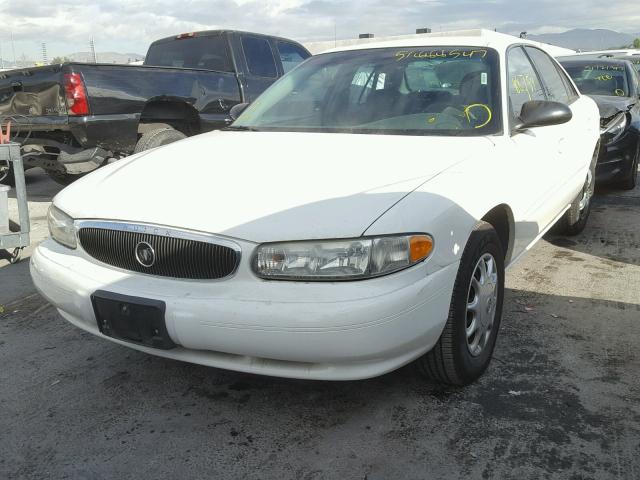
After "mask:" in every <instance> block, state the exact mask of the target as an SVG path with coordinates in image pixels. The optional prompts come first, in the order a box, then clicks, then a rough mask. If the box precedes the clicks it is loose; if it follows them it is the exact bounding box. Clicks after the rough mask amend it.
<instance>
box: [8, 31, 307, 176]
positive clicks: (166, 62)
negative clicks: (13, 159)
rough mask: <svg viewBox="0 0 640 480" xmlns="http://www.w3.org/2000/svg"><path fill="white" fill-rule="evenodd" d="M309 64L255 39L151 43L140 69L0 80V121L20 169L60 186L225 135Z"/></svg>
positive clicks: (71, 66) (185, 37)
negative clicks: (200, 138) (12, 135)
mask: <svg viewBox="0 0 640 480" xmlns="http://www.w3.org/2000/svg"><path fill="white" fill-rule="evenodd" d="M310 56H311V54H310V53H309V52H308V51H307V50H306V49H305V48H304V47H303V46H302V45H300V44H299V43H296V42H294V41H291V40H288V39H285V38H278V37H272V36H266V35H260V34H256V33H248V32H239V31H231V30H214V31H203V32H194V33H187V34H181V35H177V36H173V37H169V38H164V39H161V40H157V41H155V42H153V43H152V44H151V46H150V47H149V50H148V52H147V55H146V59H145V62H144V65H116V64H88V63H73V62H72V63H63V64H59V65H49V66H43V67H34V68H25V69H19V70H12V71H8V72H3V73H0V120H1V121H3V122H4V123H6V122H7V121H8V120H12V122H13V124H14V128H13V130H14V131H17V132H19V133H18V137H17V138H16V140H17V141H19V142H20V143H21V144H22V154H23V158H24V164H25V168H32V167H41V168H43V169H44V170H45V171H46V172H47V173H48V174H49V175H50V176H51V177H52V178H53V179H54V180H56V181H57V182H59V183H62V184H68V183H70V182H72V181H73V180H75V179H76V178H78V177H79V176H82V175H84V174H86V173H88V172H90V171H92V170H95V169H96V168H98V167H100V166H101V165H102V164H104V163H106V162H107V161H108V160H109V159H112V158H116V159H117V158H121V157H125V156H127V155H130V154H132V153H134V152H135V153H137V152H139V151H143V150H147V149H150V148H154V147H158V146H160V145H164V144H167V143H170V142H173V141H176V140H179V139H181V138H184V137H185V136H190V135H196V134H199V133H203V132H206V131H210V130H215V129H220V128H223V127H225V126H227V125H228V124H230V123H231V121H232V120H231V115H230V112H231V108H232V107H234V106H235V105H238V104H243V103H250V102H252V101H253V100H254V99H255V98H256V97H257V96H258V95H260V93H262V92H263V91H264V90H265V89H266V88H267V87H269V86H270V85H271V84H272V83H273V82H275V81H276V80H277V79H278V78H279V77H281V76H282V75H284V74H285V73H287V71H289V70H291V69H292V68H293V67H294V66H296V65H297V64H298V63H300V62H302V61H303V60H305V59H306V58H308V57H310ZM16 124H17V125H16ZM9 178H12V176H11V175H10V176H9Z"/></svg>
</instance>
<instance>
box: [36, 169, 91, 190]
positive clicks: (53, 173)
mask: <svg viewBox="0 0 640 480" xmlns="http://www.w3.org/2000/svg"><path fill="white" fill-rule="evenodd" d="M87 173H91V172H85V173H65V172H61V171H59V170H47V175H49V178H51V179H52V180H53V181H54V182H56V183H57V184H59V185H63V186H65V187H66V186H67V185H71V184H72V183H73V182H75V181H76V180H78V179H79V178H82V177H84V176H85V175H86V174H87Z"/></svg>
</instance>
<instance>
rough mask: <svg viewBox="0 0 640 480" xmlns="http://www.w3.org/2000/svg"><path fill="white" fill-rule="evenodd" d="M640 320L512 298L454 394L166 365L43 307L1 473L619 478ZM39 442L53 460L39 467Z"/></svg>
mask: <svg viewBox="0 0 640 480" xmlns="http://www.w3.org/2000/svg"><path fill="white" fill-rule="evenodd" d="M14 311H17V313H14ZM639 315H640V305H634V304H624V303H619V302H607V301H599V300H593V299H587V298H568V297H562V296H557V295H546V294H540V293H537V292H533V291H523V290H507V292H506V299H505V306H504V319H503V322H502V328H501V333H500V337H499V338H498V343H497V347H496V351H495V354H494V360H493V362H492V364H491V366H490V368H489V369H488V371H487V372H486V373H485V375H484V376H483V377H482V378H481V379H480V380H479V381H478V382H476V383H474V384H473V385H470V386H468V387H465V388H454V387H443V386H439V385H436V384H434V383H432V382H429V381H427V380H425V379H423V378H422V377H420V376H419V375H418V374H417V372H416V371H415V369H414V368H412V366H407V367H404V368H402V369H400V370H398V371H396V372H393V373H390V374H387V375H384V376H382V377H378V378H374V379H370V380H362V381H351V382H320V381H304V380H288V379H281V378H273V377H263V376H258V375H251V374H244V373H236V372H231V371H224V370H218V369H215V368H209V367H203V366H198V365H192V364H187V363H182V362H178V361H173V360H167V359H163V358H159V357H154V356H151V355H146V354H143V353H140V352H137V351H134V350H130V349H128V348H126V347H123V346H120V345H116V344H113V343H111V342H109V341H106V340H104V339H101V338H97V337H94V336H93V335H91V334H89V333H86V332H84V331H81V330H79V329H77V328H75V327H73V326H71V325H70V324H68V323H66V322H65V321H64V320H63V319H62V318H61V317H60V316H59V315H58V314H57V313H56V312H55V310H54V309H53V308H51V307H47V306H46V303H44V301H43V300H42V299H41V298H40V297H38V296H34V297H32V298H31V299H30V300H29V301H23V303H21V304H16V305H11V306H9V308H8V309H7V310H6V311H5V313H4V314H2V315H0V325H1V326H2V332H3V340H2V342H0V346H1V347H0V361H1V362H2V365H4V373H3V376H4V377H5V378H7V379H11V380H10V381H8V382H6V383H5V385H4V387H3V389H2V391H1V392H0V400H1V403H2V404H4V405H7V406H10V407H11V408H7V409H3V411H2V412H1V413H0V423H2V424H3V425H4V434H5V435H7V437H6V438H9V439H10V440H11V441H10V442H7V443H8V445H7V447H8V449H7V451H6V452H5V454H6V457H5V458H7V462H6V463H5V464H4V466H3V465H0V472H1V471H2V470H3V469H7V468H15V470H13V471H10V472H9V473H11V474H17V476H18V477H20V475H19V474H20V473H21V472H24V471H25V470H21V468H22V469H26V468H27V467H29V468H31V470H30V471H32V472H33V471H35V472H36V473H37V472H44V471H45V469H46V471H47V472H48V473H49V474H50V475H51V477H50V478H53V477H56V478H59V477H62V476H64V475H69V476H70V477H71V478H77V477H76V474H77V473H78V472H80V470H78V468H81V467H82V468H83V469H88V470H83V471H88V472H90V473H92V474H95V473H100V475H101V476H93V475H89V476H85V478H110V473H112V474H113V473H115V472H117V468H116V465H115V463H113V462H112V461H111V459H113V458H114V457H116V456H117V458H118V460H117V462H116V463H117V464H118V465H126V466H127V469H128V472H129V473H130V474H131V475H132V477H136V476H137V477H138V478H142V477H145V476H146V478H175V475H177V474H179V473H180V472H181V469H182V468H184V465H185V463H184V462H189V464H190V468H206V469H207V471H208V473H210V474H212V475H213V477H212V478H214V477H218V478H225V477H227V475H229V473H228V469H229V468H232V467H233V466H234V465H235V467H233V468H240V469H241V472H242V473H244V474H249V473H251V472H254V473H256V472H257V471H260V470H255V469H256V468H257V469H260V468H270V470H265V472H266V471H269V472H272V473H273V472H275V471H280V470H282V469H283V470H282V471H281V475H283V477H282V478H293V476H291V477H288V476H287V475H288V474H292V473H293V472H288V473H286V469H287V468H289V467H287V465H290V464H291V462H293V464H294V467H295V468H294V470H295V469H301V470H302V471H307V470H308V469H312V470H313V469H316V470H318V471H319V472H324V474H322V475H318V476H316V477H313V478H339V476H336V475H337V474H339V473H340V471H341V469H347V468H348V467H349V466H350V465H352V464H353V463H354V462H355V463H357V465H359V466H360V468H362V469H363V470H364V471H365V473H367V472H368V475H369V476H368V478H380V479H382V478H401V477H402V478H408V477H403V475H402V472H403V470H402V469H403V468H404V469H406V468H409V469H410V470H412V469H419V468H424V465H425V462H426V464H428V465H430V471H433V472H434V475H435V478H440V477H439V476H438V475H437V474H438V472H440V473H442V474H443V475H444V474H445V473H447V472H448V473H450V475H447V476H446V478H463V477H464V475H465V472H466V474H467V477H466V478H469V476H468V475H469V472H472V473H473V472H475V473H477V475H475V476H474V475H471V478H481V476H482V475H484V476H483V477H482V478H511V477H509V475H510V472H511V471H512V470H511V469H513V468H514V465H518V466H521V465H526V467H527V471H528V472H530V473H532V474H533V473H536V475H534V476H535V477H536V478H542V477H544V476H548V475H549V474H550V473H554V472H555V473H558V472H561V471H566V472H578V473H589V475H593V478H610V477H609V475H612V474H614V473H615V471H616V468H622V469H623V471H633V469H634V468H635V471H638V462H637V456H636V454H635V453H634V452H635V450H634V449H635V448H636V446H637V433H638V432H640V412H638V411H637V405H638V402H639V401H640V398H639V397H638V391H640V390H639V388H640V377H638V376H637V374H636V372H637V371H638V369H639V368H640V356H639V355H638V353H637V348H636V346H637V344H638V342H640V324H639V323H638V322H637V319H638V316H639ZM633 412H635V413H633ZM61 429H62V430H61ZM61 431H64V435H62V434H61V435H54V436H51V435H50V434H49V432H61ZM614 437H615V438H616V442H609V441H605V439H611V438H614ZM25 444H29V445H33V446H34V447H33V448H36V446H37V449H39V450H38V451H47V452H49V453H50V454H51V458H49V457H48V456H45V457H43V458H44V460H43V462H42V464H38V463H37V462H38V460H37V458H38V457H39V455H35V453H37V452H36V450H34V451H33V452H32V453H33V455H31V456H30V455H28V454H27V453H28V452H26V450H25V447H24V445H25ZM516 444H517V445H518V447H517V448H513V447H510V445H516ZM21 446H22V447H21ZM470 452H471V453H473V455H471V454H470ZM530 452H536V454H535V455H531V454H530ZM584 452H589V455H585V454H584ZM425 455H426V457H425ZM613 455H616V458H617V460H616V461H617V462H618V464H617V465H618V466H616V464H612V463H611V462H609V461H608V460H607V459H610V458H612V456H613ZM212 456H213V457H212ZM214 457H215V458H216V463H215V465H212V464H211V458H214ZM140 458H145V459H146V460H148V461H145V462H140ZM168 458H173V459H174V461H171V462H169V461H168ZM329 458H330V459H332V460H331V462H329V463H327V462H326V459H329ZM443 458H456V461H455V462H454V463H453V464H451V463H450V462H442V459H443ZM12 459H13V460H12ZM25 459H30V460H25ZM47 459H48V460H47ZM79 459H85V460H83V462H82V464H81V465H80V464H79ZM27 461H30V462H36V465H29V466H27V465H26V463H25V462H27ZM235 462H240V463H235ZM438 462H439V463H438ZM445 467H446V468H448V469H449V470H448V471H447V470H439V468H442V469H444V468H445ZM243 468H244V469H247V470H242V469H243ZM225 472H227V473H225ZM216 473H217V474H218V475H215V474H216ZM344 473H345V476H342V477H340V478H353V476H352V475H348V474H347V471H346V470H345V472H344ZM236 474H238V472H237V471H236ZM231 476H233V475H231ZM242 476H244V475H242V474H238V476H236V477H235V478H240V477H242ZM570 476H571V475H569V473H567V475H566V476H564V477H562V476H561V477H554V478H569V477H570ZM409 477H410V478H418V477H416V476H409ZM7 478H12V477H11V475H9V477H7ZM34 478H35V477H34ZM111 478H112V477H111ZM300 478H302V477H300ZM358 478H359V477H358ZM443 478H444V477H443ZM531 478H533V477H531ZM575 478H578V477H577V476H576V477H575Z"/></svg>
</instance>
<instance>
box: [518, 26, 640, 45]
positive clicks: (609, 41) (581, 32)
mask: <svg viewBox="0 0 640 480" xmlns="http://www.w3.org/2000/svg"><path fill="white" fill-rule="evenodd" d="M527 38H528V39H530V40H536V41H538V42H544V43H550V44H552V45H557V46H559V47H565V48H571V49H573V50H607V49H612V48H620V47H623V46H627V45H631V44H633V40H634V39H636V38H640V33H638V34H635V35H634V34H629V33H620V32H614V31H613V30H606V29H586V28H576V29H573V30H569V31H566V32H562V33H545V34H541V35H527Z"/></svg>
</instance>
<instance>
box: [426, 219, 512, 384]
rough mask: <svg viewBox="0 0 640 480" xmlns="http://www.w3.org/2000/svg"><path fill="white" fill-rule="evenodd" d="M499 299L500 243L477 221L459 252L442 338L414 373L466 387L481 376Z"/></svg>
mask: <svg viewBox="0 0 640 480" xmlns="http://www.w3.org/2000/svg"><path fill="white" fill-rule="evenodd" d="M503 299H504V253H503V251H502V244H501V243H500V238H499V237H498V234H497V233H496V231H495V229H494V228H493V227H492V226H491V225H490V224H488V223H486V222H480V223H479V224H478V225H477V226H476V228H475V229H474V230H473V232H472V233H471V236H470V237H469V241H468V242H467V246H466V247H465V249H464V252H463V254H462V259H461V260H460V267H459V269H458V274H457V276H456V281H455V284H454V288H453V295H452V297H451V306H450V308H449V317H448V319H447V323H446V325H445V327H444V330H443V332H442V335H441V336H440V339H439V340H438V343H436V345H435V347H434V348H433V349H432V350H431V351H430V352H428V353H427V354H425V355H424V356H423V357H422V358H420V359H418V360H417V362H416V363H417V366H418V369H419V370H420V371H421V372H422V373H423V374H425V375H426V376H428V377H429V378H431V379H433V380H435V381H437V382H440V383H445V384H449V385H468V384H470V383H472V382H473V381H475V380H476V379H477V378H478V377H480V375H482V373H483V372H484V371H485V370H486V368H487V366H488V365H489V363H490V361H491V356H492V354H493V349H494V347H495V343H496V338H497V335H498V330H499V328H500V320H501V317H502V302H503Z"/></svg>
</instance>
